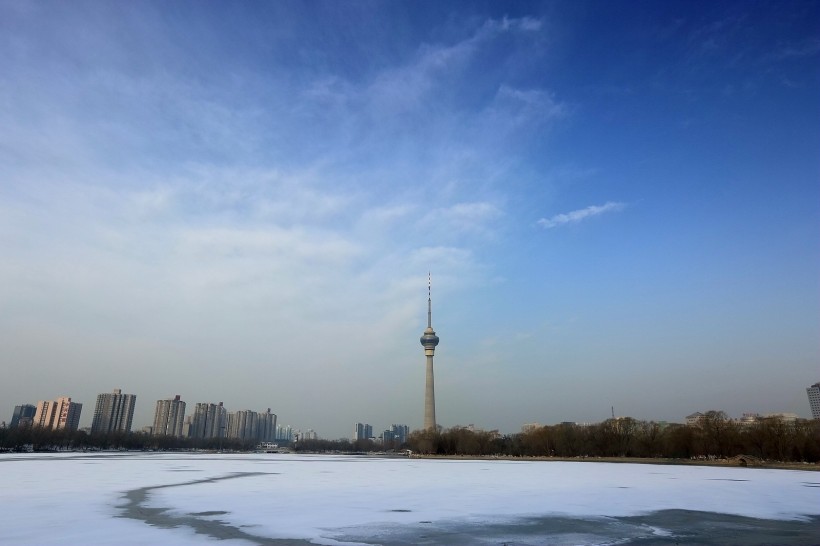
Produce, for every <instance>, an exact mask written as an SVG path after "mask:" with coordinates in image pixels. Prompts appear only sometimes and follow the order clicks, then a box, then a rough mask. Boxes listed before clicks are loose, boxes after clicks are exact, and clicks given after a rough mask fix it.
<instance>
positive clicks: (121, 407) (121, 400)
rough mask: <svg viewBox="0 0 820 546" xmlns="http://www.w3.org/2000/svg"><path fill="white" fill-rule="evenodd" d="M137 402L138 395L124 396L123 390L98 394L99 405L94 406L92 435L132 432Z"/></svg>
mask: <svg viewBox="0 0 820 546" xmlns="http://www.w3.org/2000/svg"><path fill="white" fill-rule="evenodd" d="M136 402H137V395H136V394H123V393H122V390H121V389H114V392H112V393H103V394H98V395H97V404H96V405H95V406H94V419H93V420H92V421H91V434H110V433H112V432H131V421H132V420H133V418H134V404H136Z"/></svg>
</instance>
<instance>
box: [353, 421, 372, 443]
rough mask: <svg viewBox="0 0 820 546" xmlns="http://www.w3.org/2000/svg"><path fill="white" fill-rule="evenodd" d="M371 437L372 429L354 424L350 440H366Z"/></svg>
mask: <svg viewBox="0 0 820 546" xmlns="http://www.w3.org/2000/svg"><path fill="white" fill-rule="evenodd" d="M372 437H373V427H372V426H370V425H368V424H367V423H356V424H355V425H353V437H352V440H353V441H354V442H355V441H357V440H368V439H370V438H372Z"/></svg>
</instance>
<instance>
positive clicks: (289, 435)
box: [276, 425, 293, 442]
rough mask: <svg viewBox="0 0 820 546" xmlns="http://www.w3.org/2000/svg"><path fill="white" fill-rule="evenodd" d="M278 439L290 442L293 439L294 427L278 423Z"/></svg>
mask: <svg viewBox="0 0 820 546" xmlns="http://www.w3.org/2000/svg"><path fill="white" fill-rule="evenodd" d="M276 439H277V440H281V441H283V442H290V441H292V440H293V428H292V427H291V426H290V425H287V426H284V425H278V426H277V427H276Z"/></svg>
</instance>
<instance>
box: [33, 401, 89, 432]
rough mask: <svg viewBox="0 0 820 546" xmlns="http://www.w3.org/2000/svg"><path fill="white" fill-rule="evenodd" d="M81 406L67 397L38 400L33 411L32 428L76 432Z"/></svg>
mask: <svg viewBox="0 0 820 546" xmlns="http://www.w3.org/2000/svg"><path fill="white" fill-rule="evenodd" d="M82 411H83V405H82V404H80V403H78V402H72V401H71V398H70V397H68V396H61V397H60V398H58V399H57V400H40V401H39V402H37V408H36V409H35V411H34V423H33V424H34V426H36V427H42V428H47V429H52V430H77V428H78V427H79V426H80V413H81V412H82Z"/></svg>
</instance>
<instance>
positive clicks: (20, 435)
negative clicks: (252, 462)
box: [0, 426, 257, 451]
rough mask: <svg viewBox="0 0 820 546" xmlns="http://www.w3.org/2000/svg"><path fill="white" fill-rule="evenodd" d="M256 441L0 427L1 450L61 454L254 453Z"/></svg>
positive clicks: (31, 427)
mask: <svg viewBox="0 0 820 546" xmlns="http://www.w3.org/2000/svg"><path fill="white" fill-rule="evenodd" d="M256 444H257V442H256V440H237V439H235V438H176V437H173V436H152V435H150V434H146V433H144V432H113V433H108V434H89V433H88V432H86V431H83V430H52V429H47V428H42V427H36V426H21V427H14V428H0V450H4V451H61V450H101V449H105V450H111V449H113V450H118V449H122V450H156V451H174V450H193V449H205V450H219V449H222V450H230V451H250V450H253V449H254V448H255V447H256Z"/></svg>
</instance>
